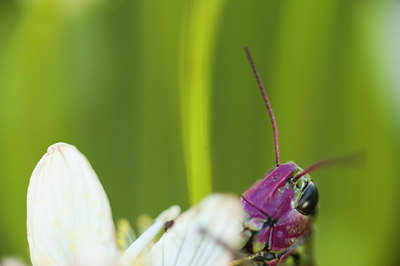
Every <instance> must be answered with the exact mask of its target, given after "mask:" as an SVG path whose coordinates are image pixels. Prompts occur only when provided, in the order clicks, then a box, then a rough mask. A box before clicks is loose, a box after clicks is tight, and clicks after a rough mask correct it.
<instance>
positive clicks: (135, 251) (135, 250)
mask: <svg viewBox="0 0 400 266" xmlns="http://www.w3.org/2000/svg"><path fill="white" fill-rule="evenodd" d="M179 213H180V208H179V206H172V207H170V208H168V209H167V210H165V211H163V212H162V213H161V214H160V215H159V216H158V217H157V218H156V220H155V222H154V224H153V225H152V226H150V228H149V229H147V230H146V231H145V232H144V233H143V234H141V235H140V236H139V238H138V239H137V240H136V241H135V242H133V243H132V245H131V246H130V247H129V248H128V249H127V250H126V251H125V253H124V255H123V262H124V264H125V265H137V264H139V262H138V261H137V260H136V259H137V257H138V256H139V254H140V253H141V252H143V251H144V250H145V249H146V248H150V246H149V245H150V244H151V243H152V241H153V240H154V238H155V237H156V236H157V235H158V234H159V233H160V231H161V230H163V229H164V225H165V223H166V222H168V221H171V220H174V219H175V218H176V217H178V215H179Z"/></svg>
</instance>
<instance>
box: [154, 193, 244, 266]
mask: <svg viewBox="0 0 400 266" xmlns="http://www.w3.org/2000/svg"><path fill="white" fill-rule="evenodd" d="M242 220H243V211H242V209H241V207H240V204H239V200H238V198H237V197H233V196H227V195H217V194H216V195H211V196H209V197H207V198H206V199H204V200H203V201H201V202H200V203H199V204H198V205H197V206H194V207H193V208H191V209H190V210H188V211H187V212H185V213H183V214H182V215H181V216H179V217H178V218H177V219H176V221H175V223H174V225H173V226H172V228H171V229H170V230H168V231H167V232H166V233H165V234H164V235H163V236H162V238H161V239H160V240H159V241H158V242H157V243H156V244H155V245H154V247H153V248H152V250H151V260H152V265H229V264H230V262H231V261H232V259H233V257H234V250H237V249H238V248H239V246H238V245H239V243H240V232H241V231H242V229H243V228H242Z"/></svg>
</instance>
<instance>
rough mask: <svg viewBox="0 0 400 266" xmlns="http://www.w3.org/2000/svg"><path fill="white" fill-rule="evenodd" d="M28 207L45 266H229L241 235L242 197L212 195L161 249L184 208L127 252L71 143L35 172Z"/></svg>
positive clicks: (36, 252) (56, 148)
mask: <svg viewBox="0 0 400 266" xmlns="http://www.w3.org/2000/svg"><path fill="white" fill-rule="evenodd" d="M27 208H28V216H27V227H28V242H29V248H30V253H31V260H32V263H33V265H39V266H44V265H57V266H58V265H96V266H97V265H142V264H146V265H228V264H229V263H230V261H231V260H232V259H233V256H234V252H233V250H235V249H236V248H237V243H238V242H239V239H238V237H239V236H240V231H241V229H242V228H241V219H242V211H241V208H240V206H239V203H238V199H237V198H235V197H232V196H226V195H212V196H209V197H207V198H206V199H204V200H203V201H202V202H201V203H199V204H198V205H197V206H195V207H193V208H192V209H190V210H189V211H187V212H185V213H184V214H182V215H181V216H179V217H178V218H177V219H176V220H175V222H174V224H173V226H172V228H170V230H168V231H167V232H166V233H164V234H163V236H162V237H161V239H160V240H159V241H158V242H157V243H156V244H154V241H155V240H156V237H157V235H159V234H160V233H161V232H162V230H163V229H164V224H165V223H166V222H167V221H169V220H173V219H175V218H176V217H177V216H178V215H179V207H177V206H173V207H171V208H169V209H167V210H166V211H164V212H163V213H161V214H160V215H159V217H158V218H157V219H156V220H155V222H154V224H153V225H152V226H151V227H150V228H149V229H148V230H147V231H145V232H144V233H143V234H142V235H141V236H140V237H139V238H138V239H137V240H136V241H135V242H134V243H133V244H132V245H131V246H130V247H129V248H128V249H127V250H126V251H120V250H118V247H117V243H116V239H115V229H114V223H113V221H112V216H111V209H110V205H109V202H108V199H107V195H106V193H105V192H104V190H103V187H102V186H101V184H100V181H99V180H98V178H97V176H96V174H95V172H94V171H93V169H92V168H91V166H90V164H89V162H88V161H87V160H86V158H85V157H84V156H83V155H82V154H81V153H80V152H79V151H78V150H77V149H76V148H75V147H74V146H71V145H68V144H65V143H58V144H55V145H53V146H51V147H49V149H48V151H47V153H46V154H45V155H44V156H43V158H42V159H41V160H40V161H39V163H38V165H37V166H36V168H35V170H34V171H33V174H32V177H31V180H30V184H29V188H28V199H27ZM153 244H154V245H153Z"/></svg>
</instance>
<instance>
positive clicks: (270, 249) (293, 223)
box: [233, 47, 327, 266]
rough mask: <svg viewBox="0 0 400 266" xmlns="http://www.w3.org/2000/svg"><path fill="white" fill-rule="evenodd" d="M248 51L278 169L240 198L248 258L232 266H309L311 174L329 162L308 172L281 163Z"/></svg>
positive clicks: (313, 203)
mask: <svg viewBox="0 0 400 266" xmlns="http://www.w3.org/2000/svg"><path fill="white" fill-rule="evenodd" d="M245 50H246V54H247V57H248V59H249V61H250V64H251V67H252V70H253V72H254V75H255V77H256V79H257V82H258V85H259V87H260V90H261V93H262V95H263V98H264V101H265V104H266V106H267V109H268V112H269V115H270V118H271V123H272V127H273V131H274V140H275V155H276V167H275V168H274V169H273V170H272V172H270V173H268V174H267V175H266V176H265V177H264V178H263V179H262V180H259V181H258V182H256V183H255V184H254V185H253V186H251V187H250V188H249V189H248V190H246V191H245V192H244V193H243V194H242V196H241V202H242V206H243V208H244V210H245V213H246V218H245V221H244V230H243V232H242V237H243V238H242V240H243V243H244V244H243V248H242V251H243V252H244V253H246V254H247V257H246V258H244V259H241V260H238V261H236V263H235V262H234V263H233V264H240V263H243V262H246V261H247V262H248V261H252V262H255V263H257V264H261V265H270V266H272V265H278V264H286V263H287V262H288V261H289V258H291V259H292V263H293V264H294V265H301V264H307V265H309V264H312V262H311V261H305V258H304V256H301V254H300V253H299V250H300V248H299V247H301V246H302V244H303V243H304V242H305V241H306V240H308V239H309V237H310V235H311V233H312V229H313V220H314V217H315V214H316V209H317V204H318V191H317V188H316V186H315V184H314V183H313V182H312V181H311V177H310V175H309V174H308V173H309V172H310V171H312V170H314V169H315V168H318V167H320V166H322V165H324V164H326V163H327V161H325V162H319V163H316V164H314V165H312V166H311V167H309V168H307V169H306V170H303V169H301V168H300V167H299V166H297V164H295V163H293V162H288V163H285V164H280V160H279V146H278V130H277V126H276V122H275V117H274V114H273V111H272V108H271V104H270V102H269V100H268V97H267V94H266V92H265V89H264V86H263V84H262V82H261V79H260V76H259V74H258V71H257V69H256V67H255V65H254V61H253V59H252V57H251V55H250V52H249V49H248V48H247V47H245ZM308 259H309V258H308Z"/></svg>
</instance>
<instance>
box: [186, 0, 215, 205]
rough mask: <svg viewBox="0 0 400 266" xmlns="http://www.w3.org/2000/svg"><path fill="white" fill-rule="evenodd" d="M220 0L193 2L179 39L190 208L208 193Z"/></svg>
mask: <svg viewBox="0 0 400 266" xmlns="http://www.w3.org/2000/svg"><path fill="white" fill-rule="evenodd" d="M222 3H223V0H206V1H204V0H203V1H196V0H193V1H191V2H190V3H189V4H188V9H189V10H188V12H187V13H186V12H184V13H185V14H188V16H187V17H184V19H183V23H182V25H184V28H183V29H182V39H181V44H182V46H181V88H180V91H181V106H182V130H183V142H184V153H185V163H186V173H187V180H188V186H189V196H190V202H191V204H194V203H196V202H197V201H199V200H200V199H201V198H203V197H204V196H206V195H207V194H209V193H210V192H211V189H212V182H211V160H210V157H211V154H210V117H211V116H210V113H211V112H210V102H211V100H210V98H211V96H210V88H211V85H210V80H211V71H210V70H211V69H212V57H213V48H214V45H213V44H214V41H215V33H216V29H217V20H218V17H219V14H220V10H221V7H222Z"/></svg>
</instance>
